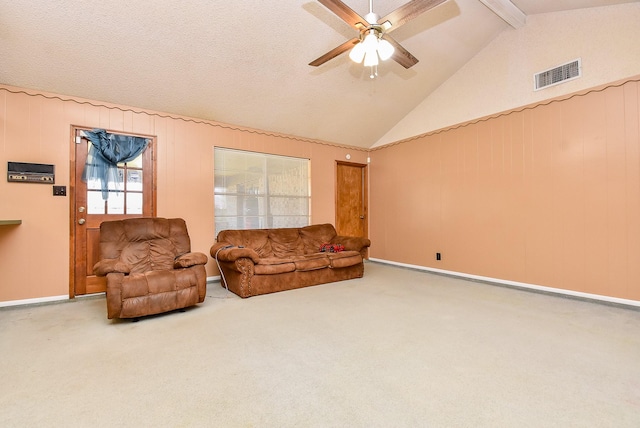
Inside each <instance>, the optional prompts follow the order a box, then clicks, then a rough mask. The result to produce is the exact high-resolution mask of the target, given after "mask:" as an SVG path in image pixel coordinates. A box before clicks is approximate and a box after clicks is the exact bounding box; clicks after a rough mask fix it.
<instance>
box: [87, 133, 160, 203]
mask: <svg viewBox="0 0 640 428" xmlns="http://www.w3.org/2000/svg"><path fill="white" fill-rule="evenodd" d="M84 134H85V135H86V137H87V139H88V140H89V141H90V142H91V144H90V145H89V153H88V154H87V162H86V163H85V165H84V171H83V172H82V181H85V182H87V181H88V180H91V179H93V180H98V181H99V182H100V183H101V188H102V199H104V200H105V201H106V200H107V199H109V183H110V182H111V183H114V184H115V188H116V189H120V188H122V186H121V184H122V180H123V178H122V177H120V174H118V163H122V162H130V161H132V160H134V159H135V158H137V157H138V156H139V155H140V153H142V152H143V151H144V150H145V149H146V148H147V146H148V145H149V140H148V139H147V138H143V137H133V136H129V135H118V134H110V133H108V132H107V131H105V130H104V129H94V130H93V131H84ZM116 191H117V190H116Z"/></svg>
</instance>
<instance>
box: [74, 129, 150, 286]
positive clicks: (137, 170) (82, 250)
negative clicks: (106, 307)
mask: <svg viewBox="0 0 640 428" xmlns="http://www.w3.org/2000/svg"><path fill="white" fill-rule="evenodd" d="M85 130H86V131H88V130H90V129H89V128H81V127H73V128H72V136H73V141H72V143H71V144H72V145H73V148H72V154H73V159H72V162H71V164H72V177H71V186H70V187H71V191H70V197H71V205H72V206H71V209H72V213H71V219H70V221H71V234H72V237H71V245H72V248H71V256H72V257H71V268H70V275H71V281H70V284H69V297H70V298H73V297H75V296H81V295H83V294H92V293H100V292H104V291H105V290H106V278H105V277H97V276H95V275H94V274H93V266H94V264H95V263H96V262H98V260H99V259H100V224H101V223H102V222H103V221H105V220H120V219H124V218H131V217H154V216H155V212H156V209H155V206H156V204H155V191H154V189H155V185H154V177H155V176H154V172H153V171H154V160H155V157H154V149H155V138H154V137H151V136H147V135H135V136H142V137H145V138H149V139H150V140H151V143H149V145H148V146H147V148H146V149H145V151H144V152H142V154H141V155H140V156H138V158H136V159H134V160H133V161H131V162H128V163H123V164H119V165H118V173H119V175H120V177H121V178H122V179H121V182H122V188H121V190H120V191H116V189H115V188H114V186H110V189H109V197H108V199H107V200H106V201H105V200H104V199H103V198H102V190H101V186H100V183H98V182H96V181H92V180H89V182H85V181H83V180H82V172H83V170H84V164H85V162H86V160H87V154H88V149H89V144H90V142H89V140H88V139H87V138H86V137H85V136H84V131H85ZM109 132H111V131H109ZM120 134H123V133H120ZM127 135H133V134H127Z"/></svg>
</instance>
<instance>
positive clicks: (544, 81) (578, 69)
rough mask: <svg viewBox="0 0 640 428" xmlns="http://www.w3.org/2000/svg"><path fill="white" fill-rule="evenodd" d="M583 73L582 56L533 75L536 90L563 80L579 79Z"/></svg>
mask: <svg viewBox="0 0 640 428" xmlns="http://www.w3.org/2000/svg"><path fill="white" fill-rule="evenodd" d="M581 75H582V61H580V58H578V59H576V60H574V61H571V62H568V63H566V64H562V65H560V66H558V67H554V68H550V69H549V70H545V71H541V72H540V73H537V74H535V75H534V76H533V80H534V88H533V89H534V90H535V91H537V90H539V89H543V88H548V87H549V86H553V85H557V84H559V83H562V82H566V81H569V80H573V79H577V78H578V77H580V76H581Z"/></svg>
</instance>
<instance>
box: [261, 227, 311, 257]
mask: <svg viewBox="0 0 640 428" xmlns="http://www.w3.org/2000/svg"><path fill="white" fill-rule="evenodd" d="M269 239H270V240H271V249H272V250H273V255H274V256H275V257H292V256H299V255H302V254H304V242H303V241H302V238H300V233H299V232H298V229H296V228H290V229H271V230H269Z"/></svg>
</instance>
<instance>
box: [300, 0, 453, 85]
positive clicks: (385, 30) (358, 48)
mask: <svg viewBox="0 0 640 428" xmlns="http://www.w3.org/2000/svg"><path fill="white" fill-rule="evenodd" d="M318 1H319V2H320V3H321V4H322V5H323V6H325V7H326V8H327V9H329V10H330V11H331V12H333V13H335V14H336V15H337V16H338V17H339V18H341V19H342V20H343V21H344V22H346V23H347V24H349V25H351V26H352V27H353V28H355V29H356V30H357V31H358V32H359V35H358V37H354V38H353V39H351V40H348V41H346V42H344V43H343V44H341V45H340V46H338V47H337V48H334V49H332V50H330V51H329V52H327V53H326V54H324V55H322V56H321V57H319V58H317V59H315V60H313V61H311V62H310V63H309V65H312V66H314V67H317V66H319V65H321V64H324V63H325V62H327V61H329V60H330V59H333V58H335V57H337V56H338V55H340V54H342V53H343V52H346V51H348V50H349V49H351V52H350V53H349V57H350V58H351V59H352V60H353V61H354V62H357V63H361V62H362V61H363V59H364V65H365V66H371V67H372V68H373V67H375V66H377V65H378V58H380V59H381V60H383V61H384V60H387V59H389V58H392V59H393V60H394V61H396V62H397V63H398V64H400V65H402V66H403V67H404V68H410V67H412V66H413V65H415V64H416V63H417V62H418V59H417V58H416V57H414V56H413V55H411V54H410V53H409V52H408V51H407V50H406V49H405V48H403V47H402V46H401V45H400V44H399V43H398V42H396V41H395V40H394V39H393V38H392V37H391V36H390V35H389V33H390V32H392V31H393V30H396V29H397V28H399V27H400V26H401V25H403V24H405V23H407V22H409V21H410V20H412V19H413V18H415V17H417V16H418V15H420V14H421V13H424V12H426V11H427V10H429V9H432V8H434V7H436V6H438V5H439V4H440V3H444V2H445V1H446V0H412V1H410V2H409V3H406V4H404V5H403V6H400V7H399V8H398V9H396V10H394V11H393V12H391V13H390V14H388V15H387V16H385V17H383V18H380V16H379V15H378V14H376V13H374V12H373V0H369V13H368V14H366V15H365V16H364V18H363V17H361V16H360V15H358V14H357V13H356V12H354V11H353V10H352V9H351V8H350V7H349V6H347V5H346V4H344V3H343V2H342V1H340V0H318ZM371 77H372V78H373V77H374V74H373V72H372V74H371Z"/></svg>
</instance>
